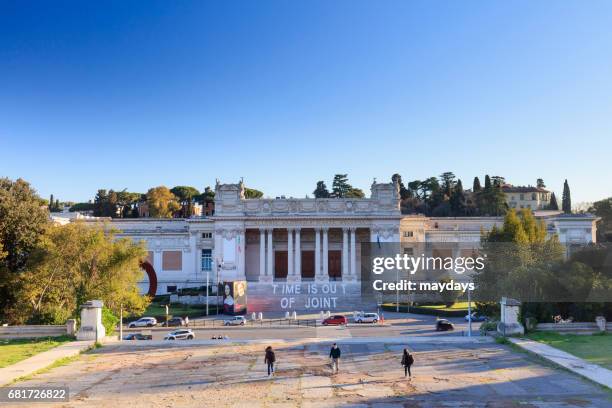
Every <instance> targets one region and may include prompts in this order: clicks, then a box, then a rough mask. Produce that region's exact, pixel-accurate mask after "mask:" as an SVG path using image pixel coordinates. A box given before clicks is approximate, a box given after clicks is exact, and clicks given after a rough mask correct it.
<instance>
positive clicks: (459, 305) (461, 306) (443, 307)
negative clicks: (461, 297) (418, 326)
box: [419, 302, 474, 312]
mask: <svg viewBox="0 0 612 408" xmlns="http://www.w3.org/2000/svg"><path fill="white" fill-rule="evenodd" d="M419 307H422V308H424V309H436V310H465V311H466V312H467V310H468V302H456V303H454V304H453V305H452V306H451V307H446V305H444V304H441V305H423V306H419ZM472 310H474V303H472Z"/></svg>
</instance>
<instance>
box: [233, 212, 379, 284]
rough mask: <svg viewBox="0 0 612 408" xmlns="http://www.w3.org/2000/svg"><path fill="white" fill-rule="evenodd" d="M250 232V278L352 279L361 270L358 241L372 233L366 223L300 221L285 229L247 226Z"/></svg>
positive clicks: (285, 279)
mask: <svg viewBox="0 0 612 408" xmlns="http://www.w3.org/2000/svg"><path fill="white" fill-rule="evenodd" d="M358 229H359V234H358ZM246 234H247V243H246V245H247V250H246V253H247V255H246V270H245V276H246V279H247V280H249V281H259V282H273V281H286V282H302V281H340V280H341V281H349V282H350V281H356V280H358V276H357V271H358V270H360V265H359V258H360V254H359V253H358V252H359V250H358V245H357V242H363V241H366V240H369V239H368V238H369V234H370V233H369V228H367V227H365V226H361V227H357V226H336V225H330V224H320V225H315V226H311V225H308V223H296V226H290V227H281V228H279V227H274V226H270V227H259V228H258V229H253V228H248V227H247V233H246ZM255 238H256V239H255ZM252 246H256V247H257V251H255V250H252V249H250V248H251V247H252ZM255 257H257V258H258V259H257V260H255V259H254V258H255ZM257 265H258V266H257Z"/></svg>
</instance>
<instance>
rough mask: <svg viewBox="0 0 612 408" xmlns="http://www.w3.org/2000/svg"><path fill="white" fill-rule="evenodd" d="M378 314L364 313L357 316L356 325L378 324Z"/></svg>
mask: <svg viewBox="0 0 612 408" xmlns="http://www.w3.org/2000/svg"><path fill="white" fill-rule="evenodd" d="M378 320H380V319H379V317H378V313H363V314H359V315H357V316H355V323H378Z"/></svg>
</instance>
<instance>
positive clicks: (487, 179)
mask: <svg viewBox="0 0 612 408" xmlns="http://www.w3.org/2000/svg"><path fill="white" fill-rule="evenodd" d="M484 189H485V190H490V189H491V178H490V177H489V175H488V174H485V185H484Z"/></svg>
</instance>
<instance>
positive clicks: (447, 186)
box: [440, 171, 455, 197]
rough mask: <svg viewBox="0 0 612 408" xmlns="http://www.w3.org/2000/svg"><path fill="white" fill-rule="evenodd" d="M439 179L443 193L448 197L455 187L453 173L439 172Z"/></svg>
mask: <svg viewBox="0 0 612 408" xmlns="http://www.w3.org/2000/svg"><path fill="white" fill-rule="evenodd" d="M440 181H441V183H440V184H441V187H442V191H443V193H444V194H446V196H447V197H450V196H451V193H452V191H453V188H454V187H455V173H453V172H452V171H447V172H444V173H442V174H440Z"/></svg>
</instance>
